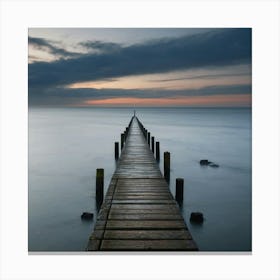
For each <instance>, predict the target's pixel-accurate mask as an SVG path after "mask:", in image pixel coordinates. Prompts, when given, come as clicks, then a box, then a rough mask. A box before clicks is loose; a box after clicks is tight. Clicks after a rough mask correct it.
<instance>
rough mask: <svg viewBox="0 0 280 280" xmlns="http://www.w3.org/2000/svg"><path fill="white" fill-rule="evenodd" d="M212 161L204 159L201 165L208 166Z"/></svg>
mask: <svg viewBox="0 0 280 280" xmlns="http://www.w3.org/2000/svg"><path fill="white" fill-rule="evenodd" d="M209 162H210V161H208V159H202V160H201V161H200V162H199V163H200V165H208V164H209Z"/></svg>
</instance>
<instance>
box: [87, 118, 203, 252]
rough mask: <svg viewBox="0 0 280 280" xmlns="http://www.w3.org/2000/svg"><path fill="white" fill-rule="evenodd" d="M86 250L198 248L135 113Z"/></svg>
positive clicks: (171, 249)
mask: <svg viewBox="0 0 280 280" xmlns="http://www.w3.org/2000/svg"><path fill="white" fill-rule="evenodd" d="M87 250H88V251H97V250H101V251H103V250H104V251H150V250H152V251H196V250H198V248H197V245H196V244H195V242H194V241H193V239H192V236H191V234H190V232H189V231H188V229H187V226H186V224H185V222H184V219H183V217H182V215H181V213H180V209H179V207H178V205H177V203H176V202H175V200H174V198H173V196H172V194H171V193H170V190H169V187H168V184H167V183H166V181H165V179H164V178H163V176H162V174H161V172H160V169H159V166H158V163H157V161H156V160H155V157H154V155H153V153H152V152H151V150H150V148H149V145H148V144H147V140H146V139H145V137H144V135H143V133H142V130H141V124H140V123H139V122H138V120H137V119H136V118H133V119H132V122H131V126H130V128H129V130H128V134H127V137H126V141H125V143H124V147H123V149H122V152H121V155H120V158H119V160H118V162H117V167H116V170H115V173H114V174H113V176H112V179H111V183H110V185H109V188H108V191H107V194H106V197H105V199H104V202H103V204H102V206H101V209H100V212H99V214H98V217H97V222H96V225H95V228H94V232H93V233H92V235H91V237H90V239H89V242H88V246H87Z"/></svg>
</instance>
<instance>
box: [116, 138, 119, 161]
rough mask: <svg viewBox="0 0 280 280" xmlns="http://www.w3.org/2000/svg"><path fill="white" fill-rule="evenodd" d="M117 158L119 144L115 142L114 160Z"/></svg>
mask: <svg viewBox="0 0 280 280" xmlns="http://www.w3.org/2000/svg"><path fill="white" fill-rule="evenodd" d="M118 158H119V142H115V159H118Z"/></svg>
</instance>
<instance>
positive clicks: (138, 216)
mask: <svg viewBox="0 0 280 280" xmlns="http://www.w3.org/2000/svg"><path fill="white" fill-rule="evenodd" d="M182 219H183V218H182V216H181V215H179V213H176V214H162V213H160V214H155V213H149V214H140V213H137V214H109V217H108V220H166V221H167V220H182Z"/></svg>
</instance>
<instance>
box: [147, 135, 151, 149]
mask: <svg viewBox="0 0 280 280" xmlns="http://www.w3.org/2000/svg"><path fill="white" fill-rule="evenodd" d="M150 142H151V133H150V132H148V145H149V147H150Z"/></svg>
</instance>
